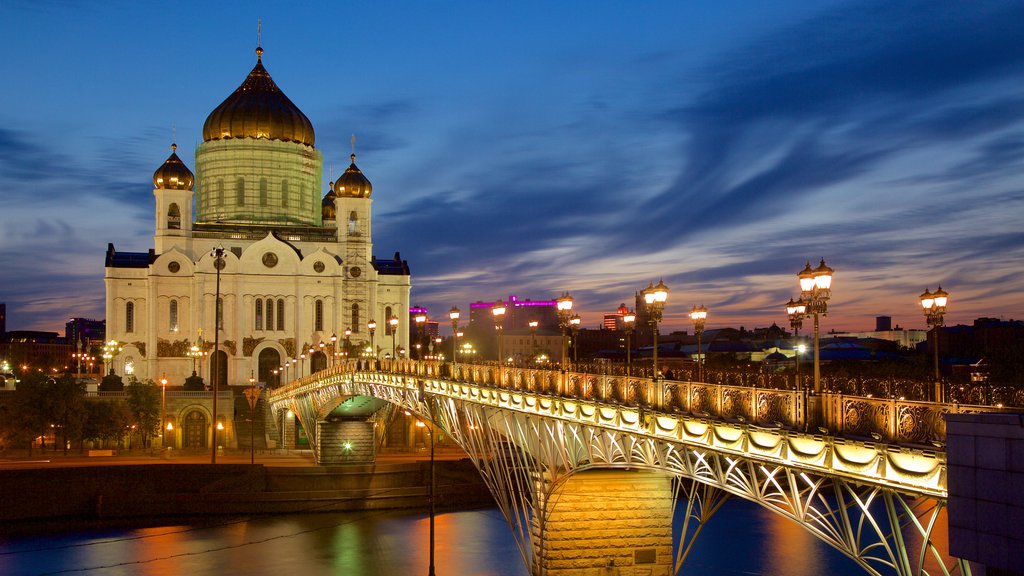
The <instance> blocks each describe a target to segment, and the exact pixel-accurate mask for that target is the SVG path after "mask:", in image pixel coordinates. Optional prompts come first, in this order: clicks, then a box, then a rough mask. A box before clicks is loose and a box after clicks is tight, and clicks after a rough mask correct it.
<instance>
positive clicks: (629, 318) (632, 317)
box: [622, 310, 636, 378]
mask: <svg viewBox="0 0 1024 576" xmlns="http://www.w3.org/2000/svg"><path fill="white" fill-rule="evenodd" d="M622 324H623V325H624V326H625V327H626V377H627V378H629V371H630V368H631V367H632V366H633V358H632V346H631V345H630V342H629V337H630V335H632V334H633V327H634V326H635V325H636V314H635V313H634V312H633V311H632V310H627V311H626V313H625V314H623V315H622Z"/></svg>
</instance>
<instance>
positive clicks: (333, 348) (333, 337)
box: [331, 332, 338, 366]
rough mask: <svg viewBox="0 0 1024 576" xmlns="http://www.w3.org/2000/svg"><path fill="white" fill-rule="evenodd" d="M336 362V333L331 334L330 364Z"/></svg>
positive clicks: (332, 364)
mask: <svg viewBox="0 0 1024 576" xmlns="http://www.w3.org/2000/svg"><path fill="white" fill-rule="evenodd" d="M337 363H338V333H337V332H334V333H332V334H331V366H334V365H335V364H337Z"/></svg>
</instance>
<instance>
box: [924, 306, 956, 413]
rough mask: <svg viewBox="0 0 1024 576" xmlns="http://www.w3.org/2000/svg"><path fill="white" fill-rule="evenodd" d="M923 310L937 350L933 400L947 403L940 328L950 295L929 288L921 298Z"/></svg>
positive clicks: (933, 345) (933, 344)
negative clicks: (941, 359)
mask: <svg viewBox="0 0 1024 576" xmlns="http://www.w3.org/2000/svg"><path fill="white" fill-rule="evenodd" d="M920 300H921V308H923V309H924V315H925V318H927V320H928V326H929V327H930V328H931V329H932V347H933V348H934V349H935V389H934V391H933V396H934V397H933V400H934V401H935V402H945V401H946V399H945V394H943V389H942V376H941V374H940V373H939V328H941V327H942V323H943V316H945V314H946V302H948V301H949V294H948V293H947V292H946V291H945V290H943V289H942V286H939V287H938V288H936V289H935V292H929V291H928V289H927V288H925V290H924V294H921V296H920Z"/></svg>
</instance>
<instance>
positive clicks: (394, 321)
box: [388, 316, 398, 360]
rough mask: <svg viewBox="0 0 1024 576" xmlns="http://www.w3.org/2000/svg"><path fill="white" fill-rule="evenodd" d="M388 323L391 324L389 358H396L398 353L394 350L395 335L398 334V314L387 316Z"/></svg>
mask: <svg viewBox="0 0 1024 576" xmlns="http://www.w3.org/2000/svg"><path fill="white" fill-rule="evenodd" d="M388 325H389V326H391V359H392V360H397V359H398V355H397V353H396V351H395V335H396V334H398V316H392V317H391V318H388Z"/></svg>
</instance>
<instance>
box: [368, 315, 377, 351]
mask: <svg viewBox="0 0 1024 576" xmlns="http://www.w3.org/2000/svg"><path fill="white" fill-rule="evenodd" d="M366 328H367V330H369V331H370V354H373V357H374V358H376V357H377V344H376V341H375V340H374V333H375V332H376V331H377V321H376V320H370V321H369V322H367V323H366Z"/></svg>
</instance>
